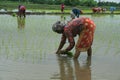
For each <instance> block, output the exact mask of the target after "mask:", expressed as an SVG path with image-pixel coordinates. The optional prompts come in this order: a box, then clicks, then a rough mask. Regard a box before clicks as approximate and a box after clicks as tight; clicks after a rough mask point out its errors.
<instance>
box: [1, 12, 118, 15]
mask: <svg viewBox="0 0 120 80" xmlns="http://www.w3.org/2000/svg"><path fill="white" fill-rule="evenodd" d="M13 13H16V14H17V12H0V14H10V15H12V14H13ZM43 14H56V15H57V14H58V15H59V14H70V13H67V12H66V13H61V12H48V13H46V12H26V15H43ZM92 14H100V15H108V14H109V15H111V14H115V15H120V13H83V14H80V15H92Z"/></svg>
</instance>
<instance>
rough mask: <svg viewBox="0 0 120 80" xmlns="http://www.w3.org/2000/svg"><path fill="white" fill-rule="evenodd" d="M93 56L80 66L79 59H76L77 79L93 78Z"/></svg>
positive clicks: (87, 79)
mask: <svg viewBox="0 0 120 80" xmlns="http://www.w3.org/2000/svg"><path fill="white" fill-rule="evenodd" d="M90 65H91V57H88V58H87V60H86V64H84V65H83V66H80V64H79V62H78V60H74V66H75V75H76V80H91V69H90Z"/></svg>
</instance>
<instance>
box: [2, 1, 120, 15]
mask: <svg viewBox="0 0 120 80" xmlns="http://www.w3.org/2000/svg"><path fill="white" fill-rule="evenodd" d="M20 4H21V5H25V6H26V8H27V10H31V11H32V12H41V13H60V12H61V11H60V5H48V4H33V3H23V2H8V1H7V2H6V1H2V2H0V9H6V10H7V11H11V10H14V9H17V7H18V5H20ZM77 7H78V8H80V9H82V10H83V12H84V13H92V10H91V8H92V7H86V6H77ZM106 8H107V10H108V11H107V12H106V13H110V11H109V7H106ZM71 9H72V6H65V13H70V11H71ZM115 13H120V10H117V11H115Z"/></svg>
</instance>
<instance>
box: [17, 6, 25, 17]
mask: <svg viewBox="0 0 120 80" xmlns="http://www.w3.org/2000/svg"><path fill="white" fill-rule="evenodd" d="M25 11H26V8H25V6H23V5H19V6H18V16H19V17H20V18H21V17H22V16H23V17H24V18H25V17H26V15H25Z"/></svg>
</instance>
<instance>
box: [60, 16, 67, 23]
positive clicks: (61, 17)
mask: <svg viewBox="0 0 120 80" xmlns="http://www.w3.org/2000/svg"><path fill="white" fill-rule="evenodd" d="M65 20H66V18H65V16H64V14H62V15H61V16H60V21H61V22H62V23H64V24H65Z"/></svg>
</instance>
